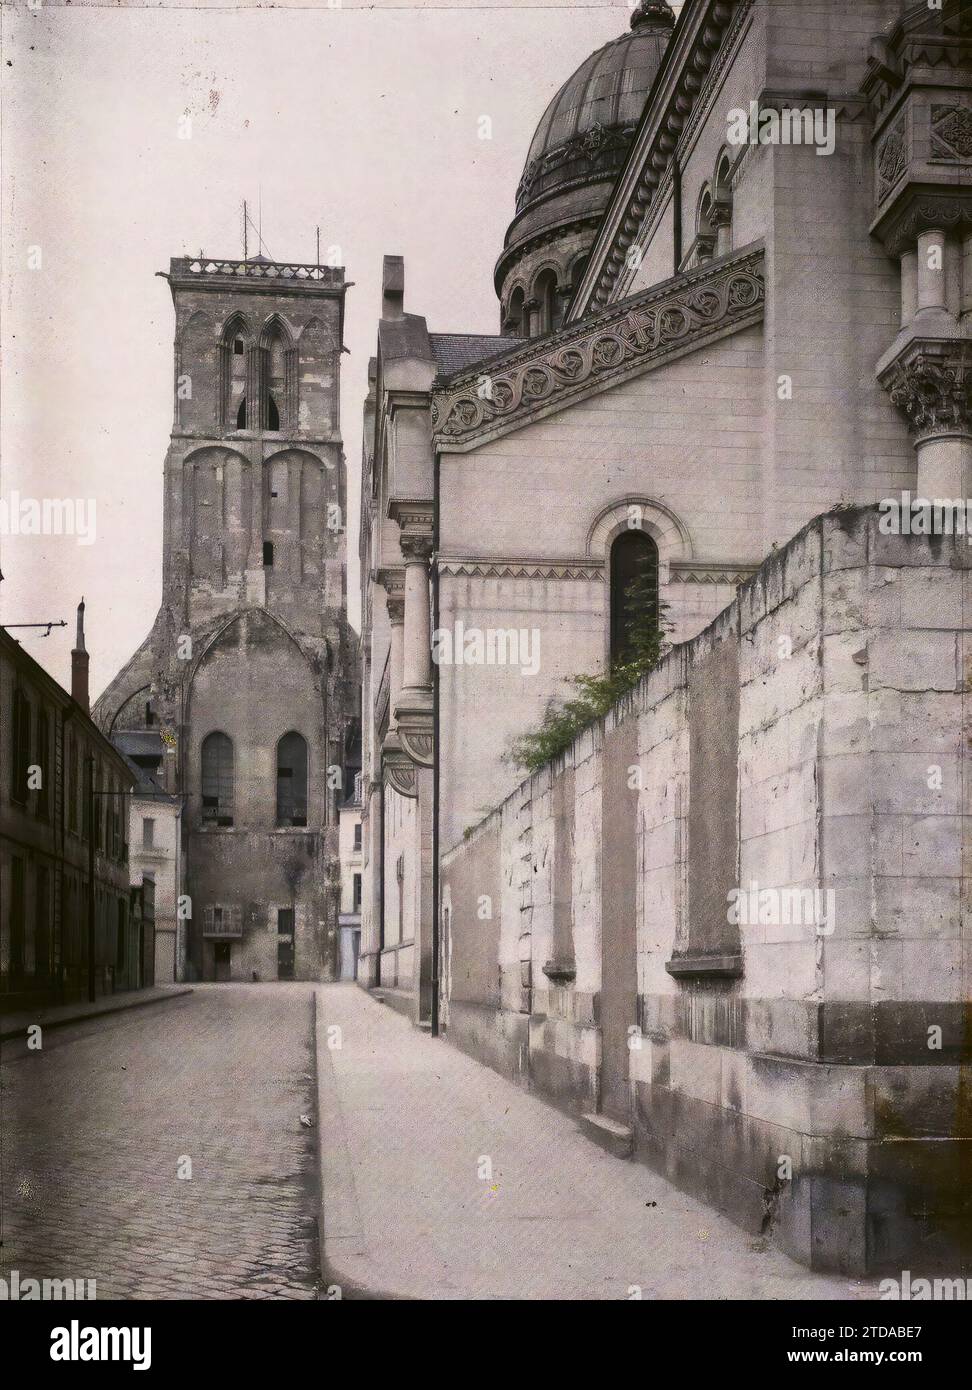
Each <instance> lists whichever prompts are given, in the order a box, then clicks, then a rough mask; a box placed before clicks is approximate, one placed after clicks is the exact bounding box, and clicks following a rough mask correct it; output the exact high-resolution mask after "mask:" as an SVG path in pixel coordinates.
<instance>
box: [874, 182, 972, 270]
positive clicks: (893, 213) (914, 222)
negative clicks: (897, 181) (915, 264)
mask: <svg viewBox="0 0 972 1390" xmlns="http://www.w3.org/2000/svg"><path fill="white" fill-rule="evenodd" d="M970 229H972V188H968V189H966V188H955V189H952V190H950V191H948V192H945V191H936V190H935V188H934V187H933V186H929V185H927V184H910V185H909V184H905V185H903V187H902V191H901V193H900V194H899V196H898V197H897V198H896V199H894V200H893V201H892V203H891V205H890V206H889V207H888V208H887V209H885V210H884V211H883V212H882V213H881V215H880V217H879V218H878V219H877V221H876V223H875V224H874V225H873V226H872V228H871V230H872V232H873V233H874V235H875V236H877V237H879V238H880V240H881V241H882V242H883V243H884V249H885V250H886V251H887V253H888V255H889V256H900V255H901V253H902V252H903V251H910V250H912V249H913V248H914V246H915V244H916V243H917V241H918V238H919V236H920V235H921V234H922V232H949V231H952V232H957V233H961V234H963V235H964V234H965V233H966V232H968V231H969V230H970Z"/></svg>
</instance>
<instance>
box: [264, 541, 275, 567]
mask: <svg viewBox="0 0 972 1390" xmlns="http://www.w3.org/2000/svg"><path fill="white" fill-rule="evenodd" d="M263 568H264V569H268V570H269V569H273V541H264V542H263Z"/></svg>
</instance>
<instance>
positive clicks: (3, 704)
mask: <svg viewBox="0 0 972 1390" xmlns="http://www.w3.org/2000/svg"><path fill="white" fill-rule="evenodd" d="M0 709H2V711H3V713H2V718H0V1010H2V1011H3V1012H16V1011H19V1010H22V1009H25V1008H28V1007H31V1006H33V1005H37V1006H42V1005H49V1004H60V1003H71V1002H73V1001H74V1000H78V999H85V998H87V997H89V994H91V993H93V994H94V995H97V996H101V995H104V994H111V993H113V992H114V991H115V990H116V989H134V988H138V987H139V986H140V985H141V984H142V983H143V982H144V981H143V979H142V977H141V975H140V973H139V971H138V970H137V969H133V966H132V962H133V958H134V960H135V961H137V960H138V950H137V941H136V928H135V926H134V924H133V921H132V902H131V897H130V893H129V882H128V794H129V792H130V789H131V787H132V784H133V780H134V779H133V776H132V773H131V769H130V768H129V766H128V764H127V763H126V761H125V759H124V757H123V756H122V755H121V753H119V752H118V750H117V749H115V748H113V747H112V745H111V743H109V742H108V740H107V739H106V738H105V737H104V735H103V734H102V733H101V731H100V729H99V728H98V727H97V725H96V724H95V723H94V722H93V721H92V720H91V718H90V717H89V714H88V653H87V651H86V650H85V644H84V604H83V603H82V604H81V605H80V607H79V609H78V629H77V641H76V646H75V649H74V652H73V653H72V676H71V694H70V695H69V694H68V693H67V691H66V690H64V689H62V688H61V686H59V685H58V684H57V682H56V681H55V680H53V678H52V677H51V676H49V675H48V674H47V672H46V671H45V670H44V669H43V667H42V666H40V665H39V664H38V663H37V662H36V661H35V660H34V658H33V657H32V656H31V655H30V654H29V652H27V651H26V650H25V648H24V647H23V646H21V644H20V642H19V641H17V640H16V638H15V637H14V636H13V635H12V633H11V632H8V631H7V629H5V628H0ZM89 793H91V794H90V795H89ZM92 837H93V841H94V844H93V851H94V876H93V884H94V894H93V907H94V915H93V918H92V916H91V906H92V900H91V896H90V886H91V881H92V880H91V873H90V864H91V860H90V854H91V849H92V844H91V841H92Z"/></svg>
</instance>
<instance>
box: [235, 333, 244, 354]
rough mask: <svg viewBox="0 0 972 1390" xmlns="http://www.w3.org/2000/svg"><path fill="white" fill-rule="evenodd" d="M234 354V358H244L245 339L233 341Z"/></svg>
mask: <svg viewBox="0 0 972 1390" xmlns="http://www.w3.org/2000/svg"><path fill="white" fill-rule="evenodd" d="M233 354H234V356H236V357H242V356H243V339H242V338H234V339H233Z"/></svg>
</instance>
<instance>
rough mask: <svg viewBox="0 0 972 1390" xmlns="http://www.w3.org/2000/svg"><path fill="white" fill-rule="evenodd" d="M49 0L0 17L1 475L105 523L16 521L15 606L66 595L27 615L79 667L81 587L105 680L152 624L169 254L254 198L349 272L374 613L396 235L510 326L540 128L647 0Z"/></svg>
mask: <svg viewBox="0 0 972 1390" xmlns="http://www.w3.org/2000/svg"><path fill="white" fill-rule="evenodd" d="M35 3H37V4H38V8H37V9H36V10H31V9H29V8H27V7H26V6H25V5H24V4H22V3H18V4H17V5H16V7H15V8H14V9H13V10H11V9H4V10H3V12H2V19H0V22H2V60H3V67H2V74H3V96H2V100H3V111H2V115H3V127H2V129H3V135H2V180H3V190H2V191H3V244H2V251H3V343H2V346H3V364H2V365H3V398H2V413H3V419H2V440H0V443H2V455H0V458H2V472H0V496H2V497H4V498H7V499H9V498H10V494H11V493H12V492H15V491H16V492H19V493H20V495H21V497H36V498H43V497H56V498H65V497H78V498H85V499H87V498H94V499H95V501H96V505H97V512H96V518H97V539H96V542H95V543H94V544H93V545H89V546H84V545H78V544H77V543H76V541H75V539H74V538H67V537H43V536H41V537H30V538H26V537H20V538H13V537H0V564H2V568H3V573H4V582H3V584H2V586H0V622H4V623H17V622H36V621H39V620H44V621H47V620H48V619H51V618H54V619H60V618H64V619H66V620H67V621H68V623H69V628H68V630H66V631H64V632H55V633H53V634H52V635H51V636H50V637H49V638H46V639H42V638H40V637H36V636H31V635H30V634H26V633H16V632H15V634H14V635H15V636H19V637H20V638H21V640H23V641H24V644H25V646H26V647H27V649H28V650H29V651H30V652H31V653H32V654H33V655H34V656H35V657H36V658H37V659H38V660H39V661H41V662H42V663H43V664H44V665H45V666H46V667H47V668H48V670H50V671H51V673H52V674H53V675H54V676H55V677H56V678H57V679H58V680H59V681H60V682H61V683H62V684H67V685H69V684H70V670H69V668H70V656H69V652H70V648H71V645H72V641H73V620H74V610H75V606H76V604H77V601H78V599H79V598H80V597H81V594H82V593H83V594H84V596H85V600H86V603H87V632H88V648H89V650H90V651H91V683H92V694H93V695H95V694H97V693H98V692H100V690H101V689H102V688H103V687H104V685H105V684H106V683H107V682H108V680H110V679H111V677H112V676H113V675H114V673H115V672H116V671H117V670H118V668H119V667H120V666H121V665H122V663H123V662H124V661H126V660H127V659H128V657H129V656H130V655H131V654H132V652H133V651H134V650H135V648H136V647H137V645H138V644H139V643H140V642H141V640H142V638H143V637H144V636H145V634H146V633H147V631H148V629H149V627H150V625H151V623H152V620H153V618H154V616H155V613H156V610H157V608H158V605H159V600H160V592H161V546H162V464H163V459H164V456H165V451H166V446H167V443H168V435H169V429H170V426H171V418H172V402H171V381H172V358H171V353H172V326H173V320H172V303H171V299H170V296H169V290H168V286H167V285H166V283H165V282H164V281H163V280H159V279H156V278H155V272H156V271H160V270H165V269H167V268H168V263H169V258H170V257H171V256H179V255H186V254H192V255H195V254H197V253H198V252H199V251H200V250H204V251H205V252H206V254H207V255H217V256H233V255H239V254H240V253H241V250H242V246H241V215H240V208H241V204H242V200H243V199H244V198H246V199H247V201H248V203H249V205H250V208H251V210H252V211H253V213H254V216H255V217H256V216H257V215H258V209H259V207H260V205H261V203H262V227H263V238H264V242H265V246H266V249H267V250H268V252H269V253H270V254H271V255H272V256H274V257H275V258H277V259H280V260H298V261H313V259H314V255H315V242H314V228H315V226H317V225H318V224H319V225H320V227H321V245H322V248H325V247H327V246H330V245H332V244H337V245H339V246H340V247H341V250H342V253H343V259H344V264H345V265H346V267H347V275H348V279H349V280H352V281H354V288H353V289H351V290H350V291H349V293H348V317H347V324H346V344H347V347H348V348H349V350H350V355H349V356H347V355H346V356H345V357H344V359H343V360H344V373H343V390H342V401H343V407H342V409H343V420H342V424H343V432H344V441H345V451H346V453H347V460H348V493H349V510H350V513H351V516H350V522H351V527H350V530H349V536H348V560H349V575H348V580H349V583H348V588H349V592H350V593H351V594H352V603H353V608H352V614H351V616H352V619H353V621H355V623H356V622H357V604H356V601H355V600H356V590H357V507H358V472H359V467H360V455H361V403H362V400H363V398H364V394H365V389H366V375H367V365H368V358H369V356H370V355H371V354H373V352H374V343H375V324H376V318H377V312H378V304H379V298H380V276H381V258H382V255H383V254H384V253H395V254H400V255H404V257H405V270H406V308H407V309H408V310H409V311H410V312H413V313H421V314H424V315H425V316H426V318H427V319H428V322H429V326H430V328H431V329H432V330H433V331H439V332H444V331H457V330H459V331H466V332H496V331H497V325H498V308H497V302H496V298H495V295H494V293H493V287H492V269H493V264H494V262H495V259H496V256H497V254H498V252H499V250H500V248H501V246H502V239H503V234H504V231H505V228H506V226H507V224H508V222H509V220H510V218H511V217H512V214H513V201H514V195H515V191H516V185H517V182H518V180H519V176H520V173H521V170H522V166H523V161H524V158H525V155H526V150H527V148H528V145H529V141H530V137H531V135H532V133H533V130H534V127H535V126H536V123H537V121H538V120H539V118H540V116H541V114H542V112H543V109H544V107H545V106H546V104H547V102H548V100H549V99H550V97H551V96H552V94H553V92H554V91H555V90H556V89H557V87H559V86H560V84H561V83H562V82H563V81H564V80H565V79H566V78H567V77H568V76H569V75H570V73H571V72H572V71H573V70H574V68H575V67H576V66H577V65H578V64H579V63H580V62H581V61H582V59H583V58H584V57H585V56H586V55H587V54H588V53H590V52H592V51H593V50H594V49H595V48H597V47H599V46H600V45H601V44H603V43H605V42H607V41H608V40H609V39H611V38H613V37H615V36H616V35H617V34H620V33H621V32H623V31H624V29H625V28H626V27H627V24H628V19H629V14H630V6H629V5H628V4H626V3H623V0H622V2H621V3H619V0H600V3H598V0H592V2H591V3H589V4H586V5H577V4H566V3H563V4H561V3H557V0H550V2H549V3H547V4H545V5H543V4H537V5H534V4H529V3H517V4H513V5H501V4H493V3H489V0H486V2H485V3H478V4H473V3H472V0H457V3H455V4H453V5H450V6H443V5H438V4H432V3H428V4H424V3H411V4H408V5H405V4H392V3H382V0H377V3H375V4H368V5H367V6H363V5H359V4H357V3H353V0H344V3H343V4H342V5H341V6H339V7H338V6H337V5H335V7H334V8H331V7H329V6H328V5H327V4H326V0H317V3H316V4H315V5H311V4H307V5H304V6H302V7H286V6H277V7H275V8H272V9H259V8H257V7H256V6H247V5H242V6H238V7H237V8H235V9H227V8H222V9H220V8H217V7H216V6H215V5H206V4H205V3H204V4H202V5H198V4H197V5H196V6H194V7H192V8H190V7H189V6H188V5H170V6H168V7H167V8H164V9H161V8H158V7H156V6H153V7H151V8H148V7H142V6H140V5H131V4H128V5H124V6H123V7H104V8H101V7H97V6H93V5H85V4H84V3H83V0H81V3H78V0H75V3H74V4H71V5H68V6H64V5H62V4H52V3H50V0H44V3H43V4H41V3H40V0H35ZM186 112H188V113H189V114H190V115H191V117H192V136H191V139H180V138H179V131H180V118H181V117H182V116H183V115H184V113H186ZM483 115H488V116H490V117H491V119H492V130H493V138H492V140H482V139H480V138H479V135H478V128H479V120H480V117H481V116H483ZM32 247H34V248H40V265H39V267H36V266H35V268H30V267H29V260H30V259H31V258H32V259H33V260H34V261H35V262H36V260H37V252H36V251H34V252H31V249H30V248H32ZM253 249H254V248H253V242H252V240H251V252H252V250H253Z"/></svg>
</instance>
